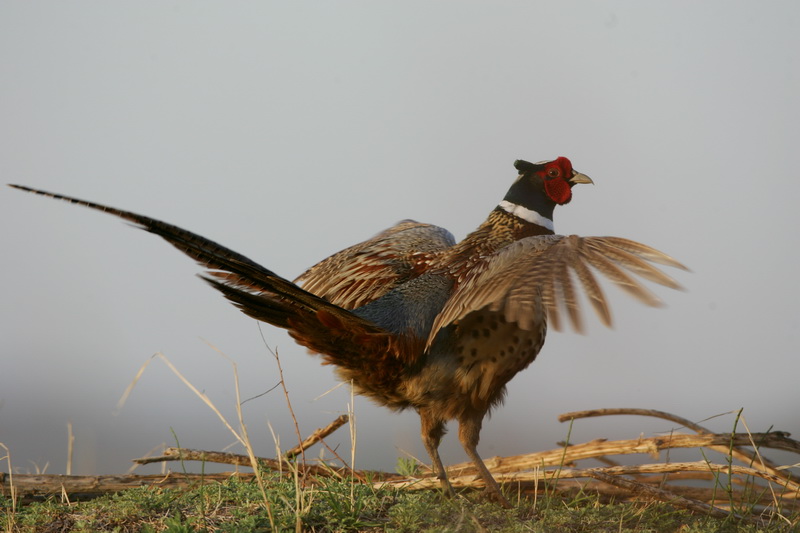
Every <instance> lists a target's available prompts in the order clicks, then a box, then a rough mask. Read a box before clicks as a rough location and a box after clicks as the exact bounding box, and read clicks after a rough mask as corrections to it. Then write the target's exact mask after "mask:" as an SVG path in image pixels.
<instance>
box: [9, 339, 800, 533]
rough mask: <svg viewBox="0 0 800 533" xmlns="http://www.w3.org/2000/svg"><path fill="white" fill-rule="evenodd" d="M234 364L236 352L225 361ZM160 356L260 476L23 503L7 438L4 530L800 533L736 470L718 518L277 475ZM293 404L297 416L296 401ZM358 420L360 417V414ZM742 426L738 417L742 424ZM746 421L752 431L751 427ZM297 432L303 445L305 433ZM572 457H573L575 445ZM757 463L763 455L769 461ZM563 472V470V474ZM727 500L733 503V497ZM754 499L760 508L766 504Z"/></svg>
mask: <svg viewBox="0 0 800 533" xmlns="http://www.w3.org/2000/svg"><path fill="white" fill-rule="evenodd" d="M273 355H274V356H275V358H276V360H277V361H278V371H279V373H280V377H281V384H283V373H282V369H281V368H280V360H279V358H278V356H277V353H274V352H273ZM223 357H226V356H224V354H223ZM154 359H161V360H162V361H163V362H164V363H165V364H166V365H167V367H169V368H170V370H171V371H172V372H173V373H174V374H175V375H176V376H177V377H178V378H179V379H180V380H181V381H182V382H183V383H184V384H185V385H186V386H187V387H188V388H190V389H191V390H193V391H194V392H195V394H196V395H197V396H198V397H199V398H200V399H201V400H202V401H203V402H204V403H206V404H207V405H208V406H209V408H210V409H211V410H212V411H213V412H214V413H215V414H216V415H217V416H218V417H219V418H220V420H221V421H222V423H223V424H224V425H225V426H226V427H227V429H228V430H229V431H230V432H231V433H232V434H233V435H234V436H235V438H236V439H237V440H238V441H239V443H240V444H241V445H242V446H243V447H244V448H245V450H246V451H247V454H248V456H249V458H250V464H251V465H252V466H253V467H254V468H255V472H256V475H255V478H254V479H253V481H244V480H241V479H239V478H235V477H232V478H230V479H228V480H226V481H224V482H221V483H216V482H215V483H207V484H201V485H199V486H196V487H194V488H190V489H167V488H163V487H158V486H146V487H140V488H136V489H129V490H125V491H122V492H118V493H115V494H107V495H105V496H102V497H99V498H95V499H92V500H89V501H82V502H81V501H78V502H72V501H70V500H69V498H68V495H66V494H62V495H60V496H57V495H53V496H51V497H49V498H48V499H47V500H44V501H35V502H32V503H27V504H24V505H22V504H20V502H19V501H18V498H17V497H16V495H15V494H14V484H13V474H12V472H13V468H12V464H11V454H10V452H9V450H8V449H7V448H6V447H5V446H4V445H2V443H0V449H1V450H3V451H4V452H5V455H4V456H3V457H0V461H3V462H6V463H7V465H8V472H9V474H10V475H9V476H8V481H9V482H10V486H11V489H12V490H11V493H10V494H6V495H0V524H2V526H1V527H2V530H3V531H4V532H6V533H16V532H27V531H36V532H43V533H56V532H66V531H75V532H83V531H86V532H88V531H113V532H120V533H122V532H133V531H143V532H157V531H158V532H160V531H167V532H170V533H184V532H185V533H191V532H205V531H223V532H235V531H242V532H244V531H248V532H258V531H292V530H294V531H313V532H334V531H335V532H339V531H342V532H344V531H347V532H354V531H370V532H373V531H375V532H377V531H389V532H398V533H401V532H402V533H405V532H408V533H412V532H451V531H452V532H486V531H498V532H552V531H557V532H568V533H571V532H575V533H578V532H584V531H585V532H599V533H604V532H609V533H611V532H617V533H620V532H645V533H646V532H654V533H655V532H658V533H660V532H672V531H675V532H682V533H695V532H697V533H699V532H704V533H705V532H715V533H716V532H720V533H722V532H735V533H738V532H741V533H751V532H752V533H755V532H762V531H775V532H792V531H798V532H800V511H797V510H796V509H797V507H793V508H792V509H781V507H780V502H779V499H778V498H776V497H775V496H774V495H773V498H774V499H775V502H776V505H775V506H774V508H775V509H777V511H775V512H769V513H766V514H764V515H761V514H759V513H760V512H761V511H759V509H762V510H763V509H764V507H763V505H762V506H760V507H759V506H756V505H755V504H754V505H747V504H745V503H744V500H742V499H741V498H740V499H739V500H736V499H735V498H734V497H733V495H734V489H733V485H734V479H733V477H732V476H731V474H730V473H729V474H728V476H727V477H726V476H724V475H720V476H718V477H717V478H716V479H715V483H714V487H715V488H716V487H719V489H720V494H719V500H721V501H722V502H721V503H725V501H727V503H729V504H730V507H731V508H732V509H733V510H734V511H735V514H731V515H729V516H727V517H714V516H711V515H710V514H707V513H705V512H700V511H694V512H693V511H690V510H687V509H685V508H681V507H679V506H676V505H670V504H669V503H664V502H654V501H652V500H645V499H642V500H639V501H622V500H620V499H617V500H615V499H614V497H613V496H610V495H609V494H600V493H598V492H597V491H594V490H591V489H587V488H586V485H572V487H573V489H570V491H569V492H564V491H559V490H558V489H556V488H555V486H556V485H557V484H558V481H559V480H558V478H557V477H556V479H555V480H552V481H551V482H545V481H541V482H537V483H541V486H539V485H538V484H537V485H536V487H538V488H540V489H542V490H537V491H536V494H535V495H533V496H532V495H530V494H519V493H514V491H513V489H511V488H510V487H509V488H507V490H508V493H507V496H508V497H509V500H511V501H512V502H514V503H515V507H514V508H513V509H509V510H506V509H501V508H500V507H498V506H497V505H494V504H491V503H487V502H485V501H483V499H482V498H481V496H480V494H479V493H478V492H475V491H474V490H471V489H466V490H464V491H462V492H461V493H460V494H459V496H457V497H456V498H453V499H448V498H445V497H443V496H442V494H441V493H440V492H439V491H438V490H404V489H402V488H399V487H396V486H392V485H383V486H382V487H381V488H376V486H373V485H372V484H370V483H368V482H367V483H364V482H361V481H357V480H354V479H340V478H335V477H315V478H313V482H312V481H310V480H309V479H302V477H301V475H300V473H299V470H298V469H297V468H294V467H293V463H289V464H288V466H287V470H285V471H284V475H280V474H279V473H276V472H275V471H261V470H260V469H259V468H258V462H257V459H256V457H255V455H254V453H253V448H252V446H251V443H250V440H249V437H248V435H247V428H246V425H245V423H244V419H243V417H242V412H241V409H238V411H237V415H238V420H237V422H238V424H235V425H238V428H235V427H234V424H231V423H230V422H228V421H227V420H225V418H224V417H223V416H222V414H221V413H220V411H219V410H218V409H217V408H216V407H215V406H214V404H213V403H212V402H211V400H210V399H209V398H208V397H207V396H206V395H205V394H204V393H202V392H200V391H199V390H198V389H197V388H196V387H194V386H193V385H192V384H191V383H189V382H188V380H186V378H185V377H184V376H183V375H182V374H181V373H180V372H179V371H178V370H177V369H176V368H175V367H174V366H173V365H172V364H171V363H170V362H169V360H167V359H166V357H164V356H163V355H161V354H157V356H155V358H154ZM226 359H228V361H229V362H230V363H231V365H232V369H233V375H234V388H235V391H236V401H237V405H238V406H241V400H240V396H239V384H238V374H237V370H236V364H235V363H234V362H233V361H232V360H230V359H229V358H227V357H226ZM146 366H147V363H146V364H145V365H143V367H142V369H141V370H140V371H139V374H137V376H136V377H135V378H134V381H133V383H132V384H131V387H129V389H128V390H127V391H126V392H125V394H124V395H123V400H122V401H124V398H125V397H127V395H128V394H129V393H130V392H131V390H132V388H133V386H134V385H135V383H136V381H137V380H138V379H139V378H140V377H141V375H142V373H143V371H144V369H145V367H146ZM284 393H285V394H286V388H285V387H284ZM286 402H287V405H288V407H289V409H290V412H291V402H290V400H289V397H288V394H286ZM350 415H351V421H352V412H351V413H350ZM292 416H294V413H293V412H292ZM738 421H739V417H738V416H737V422H736V423H738ZM741 421H742V423H743V424H744V420H743V419H742V420H741ZM350 429H351V432H353V434H352V435H351V438H352V440H353V443H352V447H351V457H350V464H351V465H352V464H354V462H355V448H356V446H355V434H354V428H353V426H352V423H351V428H350ZM734 429H735V427H734ZM748 434H749V429H748ZM297 437H298V440H302V439H301V436H300V435H299V430H298V435H297ZM276 442H277V440H276ZM753 444H754V446H753V447H754V448H756V449H757V447H756V446H755V443H753ZM564 450H565V451H564V453H566V444H565V447H564ZM727 451H728V456H731V457H732V456H733V453H734V447H733V443H731V446H730V449H729V450H727ZM278 454H279V455H280V450H278ZM340 459H341V458H340ZM758 460H759V461H760V460H761V458H760V456H758ZM752 461H754V459H751V462H752ZM341 462H344V461H341ZM563 462H564V458H563V457H562V461H561V463H563ZM562 466H563V465H562ZM418 468H419V467H418V465H417V464H416V463H415V462H414V461H411V460H406V459H400V460H399V461H398V468H397V469H398V472H400V473H401V474H405V475H414V474H415V473H417V471H418ZM560 468H561V466H559V470H558V472H561V470H560ZM574 487H578V488H574ZM581 487H583V488H581ZM746 488H747V489H748V491H752V492H754V493H756V494H755V495H756V496H758V495H760V493H759V491H761V492H763V491H765V490H766V489H765V488H764V487H763V486H759V485H755V484H753V485H752V486H751V485H748V486H747V487H746ZM726 494H727V495H728V496H730V498H726ZM753 501H757V498H755V499H754V500H753ZM673 503H675V502H673ZM719 503H720V502H718V503H717V505H719ZM779 513H782V514H779Z"/></svg>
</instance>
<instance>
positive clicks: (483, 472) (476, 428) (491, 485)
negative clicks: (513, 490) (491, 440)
mask: <svg viewBox="0 0 800 533" xmlns="http://www.w3.org/2000/svg"><path fill="white" fill-rule="evenodd" d="M484 414H485V413H470V414H467V415H465V416H463V417H461V418H459V421H458V423H459V426H458V440H459V441H461V446H463V447H464V451H465V452H467V455H468V456H469V458H470V459H471V460H472V462H473V464H474V465H475V468H477V469H478V474H479V475H480V476H481V478H482V479H483V483H484V485H486V489H485V490H484V492H485V494H486V496H487V497H488V498H489V499H490V500H493V501H495V502H496V503H498V504H500V505H502V506H503V507H505V508H506V509H511V507H512V506H511V503H510V502H509V501H508V500H507V499H506V497H505V496H503V493H502V492H501V491H500V485H498V484H497V481H495V479H494V477H493V476H492V473H491V472H489V469H488V468H486V465H485V464H484V462H483V459H481V456H480V455H478V440H479V439H480V432H481V423H482V421H483V416H484Z"/></svg>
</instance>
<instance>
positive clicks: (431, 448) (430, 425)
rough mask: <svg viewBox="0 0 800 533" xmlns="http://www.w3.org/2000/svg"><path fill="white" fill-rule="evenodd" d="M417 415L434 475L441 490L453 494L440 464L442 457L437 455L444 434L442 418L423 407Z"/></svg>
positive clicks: (449, 494)
mask: <svg viewBox="0 0 800 533" xmlns="http://www.w3.org/2000/svg"><path fill="white" fill-rule="evenodd" d="M419 417H420V420H421V421H422V443H423V444H424V445H425V449H426V450H427V451H428V455H429V456H430V458H431V461H433V471H434V473H435V474H436V477H437V478H439V481H440V482H441V484H442V490H443V491H444V493H445V494H446V495H447V496H455V491H454V490H453V487H452V485H450V481H449V480H448V479H447V472H446V471H445V469H444V464H442V458H441V457H439V443H440V442H441V441H442V437H443V436H444V433H445V429H444V420H441V419H439V418H437V417H435V416H434V415H433V414H432V413H431V412H430V411H428V410H425V409H420V410H419Z"/></svg>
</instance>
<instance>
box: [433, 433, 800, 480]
mask: <svg viewBox="0 0 800 533" xmlns="http://www.w3.org/2000/svg"><path fill="white" fill-rule="evenodd" d="M786 435H787V434H786V433H781V432H774V433H752V434H748V433H735V434H733V435H731V434H730V433H719V434H716V433H710V434H702V435H685V434H677V433H676V434H672V435H664V436H658V437H649V438H640V439H630V440H615V441H604V440H594V441H591V442H587V443H584V444H573V445H570V446H567V447H565V448H556V449H554V450H548V451H544V452H534V453H528V454H522V455H515V456H511V457H492V458H490V459H488V460H486V461H485V463H486V466H487V467H488V468H489V470H491V471H492V472H493V473H507V472H520V471H524V470H530V469H533V468H541V467H544V466H558V465H569V464H572V463H574V462H576V461H580V460H583V459H593V458H597V457H603V456H607V455H627V454H637V453H642V454H649V455H651V456H653V457H658V454H659V452H661V451H662V450H667V449H671V448H712V447H724V449H725V451H726V452H727V451H728V450H729V449H730V448H729V447H730V446H731V445H733V446H749V445H750V444H751V439H752V440H754V441H755V442H757V443H759V445H760V446H761V447H764V448H773V449H777V450H786V451H790V452H795V453H800V442H798V441H796V440H793V439H790V438H789V437H787V436H786ZM447 471H448V474H450V473H452V474H453V475H455V476H458V475H468V474H473V475H474V473H475V469H474V466H473V465H472V463H459V464H456V465H452V466H451V467H449V468H448V469H447ZM770 472H771V473H772V474H773V475H775V476H778V477H780V478H783V479H786V478H788V477H789V476H790V475H791V473H790V472H788V471H786V470H778V469H774V471H773V470H772V469H770Z"/></svg>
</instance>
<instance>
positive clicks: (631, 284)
mask: <svg viewBox="0 0 800 533" xmlns="http://www.w3.org/2000/svg"><path fill="white" fill-rule="evenodd" d="M514 166H515V167H516V168H517V170H518V171H519V176H518V177H517V179H516V180H515V181H514V183H513V184H512V185H511V188H510V189H509V190H508V193H506V196H505V198H504V199H503V200H502V201H501V202H500V204H499V205H498V206H497V207H496V208H495V209H494V210H493V211H492V212H491V213H490V214H489V217H488V219H487V220H486V221H485V222H484V223H483V224H481V225H480V226H479V227H478V229H476V230H475V231H473V232H472V233H470V234H469V235H468V236H467V237H466V238H465V239H464V240H463V241H461V242H459V243H456V242H455V239H454V238H453V236H452V235H451V234H450V232H448V231H447V230H445V229H443V228H440V227H437V226H433V225H430V224H422V223H418V222H414V221H412V220H405V221H402V222H400V223H398V224H397V225H395V226H394V227H392V228H389V229H387V230H386V231H384V232H382V233H379V234H378V235H376V236H375V237H373V238H372V239H369V240H367V241H364V242H362V243H360V244H356V245H355V246H352V247H350V248H347V249H345V250H342V251H341V252H338V253H336V254H334V255H332V256H331V257H329V258H327V259H325V260H323V261H322V262H320V263H318V264H317V265H315V266H313V267H311V268H310V269H309V270H307V271H306V272H305V273H303V274H302V275H301V276H300V277H299V278H297V279H296V280H295V282H296V283H299V284H301V285H302V288H300V286H298V285H297V284H295V283H293V282H290V281H288V280H286V279H284V278H282V277H280V276H278V275H277V274H275V273H273V272H271V271H270V270H267V269H266V268H264V267H262V266H260V265H258V264H257V263H255V262H254V261H251V260H250V259H248V258H246V257H244V256H242V255H240V254H238V253H236V252H234V251H232V250H229V249H227V248H225V247H223V246H220V245H218V244H216V243H214V242H212V241H209V240H208V239H205V238H203V237H201V236H199V235H195V234H194V233H191V232H188V231H186V230H183V229H181V228H178V227H176V226H172V225H170V224H166V223H164V222H161V221H158V220H155V219H152V218H148V217H144V216H141V215H137V214H134V213H130V212H128V211H121V210H119V209H114V208H111V207H106V206H103V205H99V204H95V203H91V202H86V201H83V200H78V199H75V198H70V197H67V196H62V195H58V194H52V193H48V192H44V191H39V190H35V189H30V188H28V187H23V186H20V185H12V187H16V188H18V189H22V190H25V191H29V192H33V193H37V194H42V195H45V196H50V197H52V198H57V199H61V200H66V201H69V202H72V203H75V204H80V205H83V206H86V207H90V208H94V209H99V210H101V211H105V212H107V213H110V214H112V215H116V216H118V217H121V218H123V219H125V220H128V221H131V222H134V223H136V224H138V225H139V226H140V227H141V228H142V229H145V230H147V231H149V232H151V233H155V234H156V235H160V236H161V237H163V238H164V239H166V240H167V241H168V242H169V243H170V244H172V245H173V246H175V247H176V248H178V249H179V250H181V251H182V252H184V253H185V254H187V255H189V256H190V257H192V258H193V259H195V260H196V261H198V262H199V263H200V264H201V265H203V266H204V267H206V268H208V269H210V270H209V271H208V276H203V279H205V280H206V281H207V282H208V283H210V284H211V285H212V286H213V287H214V288H215V289H217V290H219V291H220V292H222V294H223V295H225V297H226V298H227V299H228V300H230V301H231V302H233V303H234V304H235V305H236V306H237V307H239V308H240V309H241V310H242V311H243V312H244V313H246V314H247V315H250V316H251V317H253V318H256V319H258V320H262V321H264V322H268V323H270V324H273V325H275V326H278V327H281V328H285V329H287V330H288V331H289V333H290V334H291V335H292V337H294V339H295V340H296V341H297V342H298V343H299V344H301V345H303V346H305V347H307V348H308V349H309V350H311V351H312V352H315V353H318V354H321V355H322V357H323V359H324V361H325V362H326V363H330V364H333V365H335V366H336V369H337V371H338V375H339V377H340V378H341V379H342V380H347V381H351V380H352V383H353V386H354V387H355V389H356V391H357V392H358V393H360V394H363V395H365V396H368V397H370V398H372V399H373V400H375V401H376V402H378V403H380V404H383V405H386V406H387V407H390V408H392V409H398V410H400V409H406V408H413V409H415V410H416V411H417V412H418V413H419V416H420V418H421V421H422V441H423V443H424V444H425V448H426V449H427V451H428V453H429V455H430V457H431V459H432V461H433V468H434V470H435V471H436V473H437V475H438V476H439V478H440V479H441V482H442V486H443V488H444V489H445V490H447V491H448V492H449V493H452V491H453V490H452V487H451V486H450V484H449V482H448V480H447V475H446V473H445V469H444V466H443V464H442V460H441V459H440V457H439V452H438V447H439V442H440V440H441V438H442V436H443V435H444V433H445V423H446V422H447V421H448V420H452V419H455V420H457V421H458V423H459V432H458V436H459V440H460V441H461V444H462V445H463V447H464V450H465V451H466V452H467V454H468V455H469V457H470V458H471V459H472V461H473V462H474V464H475V466H476V468H477V470H478V472H479V474H480V476H481V478H482V479H483V481H484V483H485V485H486V491H487V493H488V494H489V495H490V496H493V497H494V498H495V499H497V500H498V501H499V502H500V503H502V504H504V505H508V502H507V500H506V499H505V498H504V497H503V495H502V493H501V492H500V489H499V487H498V485H497V483H496V482H495V480H494V478H493V477H492V475H491V473H490V472H489V470H488V469H487V468H486V466H485V465H484V463H483V461H482V460H481V458H480V456H479V455H478V452H477V449H476V447H477V445H478V439H479V434H480V429H481V424H482V421H483V418H484V416H485V415H486V413H487V412H488V411H489V410H490V409H491V408H492V407H494V406H496V405H498V404H499V403H500V402H501V401H502V400H503V396H504V393H505V385H506V383H508V381H509V380H510V379H511V378H513V377H514V375H515V374H516V373H517V372H519V371H520V370H522V369H524V368H525V367H527V366H528V365H529V364H530V363H531V362H532V361H533V360H534V359H535V358H536V355H537V354H538V353H539V350H540V349H541V348H542V345H543V343H544V339H545V333H546V330H547V324H548V322H549V323H550V324H551V325H552V326H553V327H554V328H556V329H559V328H560V325H561V322H562V319H561V314H562V313H563V312H566V315H567V316H568V317H569V320H570V322H571V323H572V325H573V326H574V327H575V329H577V330H579V331H580V330H581V328H582V320H581V315H580V312H579V300H578V292H579V291H580V290H581V289H582V290H583V291H584V292H585V294H586V296H587V297H588V299H589V301H590V303H591V305H592V307H593V308H594V309H595V311H596V312H597V314H598V315H599V317H600V319H601V320H602V322H603V323H604V324H606V325H608V326H610V325H611V315H610V313H609V310H608V306H607V304H606V298H605V296H604V295H603V292H602V291H601V289H600V287H599V285H598V283H597V281H596V279H595V276H594V274H593V270H594V271H597V272H600V273H601V274H603V275H605V276H606V277H607V278H609V279H610V280H612V281H613V282H615V283H616V284H617V285H618V286H620V287H622V288H623V289H624V290H625V291H627V292H628V293H630V294H631V295H633V296H635V297H636V298H638V299H639V300H640V301H642V302H643V303H645V304H647V305H651V306H655V305H657V304H658V303H659V300H658V299H657V298H656V297H655V296H654V295H653V294H652V293H651V292H650V291H648V290H647V289H645V288H644V287H643V286H641V285H640V284H639V283H638V282H637V281H636V280H635V279H634V278H633V277H632V276H631V274H637V275H639V276H641V277H643V278H645V279H648V280H650V281H653V282H655V283H659V284H661V285H665V286H667V287H671V288H678V284H677V283H676V282H675V281H674V280H673V279H672V278H670V277H669V276H667V275H666V274H664V273H663V272H661V271H660V270H658V269H657V268H655V267H653V266H652V265H651V264H650V263H651V262H652V263H660V264H662V265H668V266H672V267H677V268H681V269H685V267H684V266H683V265H681V264H680V263H679V262H677V261H675V260H674V259H672V258H671V257H669V256H668V255H666V254H663V253H661V252H659V251H657V250H655V249H653V248H650V247H648V246H645V245H643V244H639V243H637V242H633V241H630V240H627V239H621V238H616V237H578V236H575V235H571V236H563V235H555V234H554V232H553V209H554V208H555V206H556V205H563V204H566V203H568V202H569V201H570V199H571V198H572V187H573V186H574V185H575V184H578V183H592V180H590V179H589V178H588V177H587V176H585V175H584V174H580V173H578V172H576V171H574V170H573V168H572V164H571V163H570V161H569V160H568V159H566V158H564V157H559V158H558V159H556V160H554V161H546V162H541V163H529V162H527V161H516V162H515V164H514Z"/></svg>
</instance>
